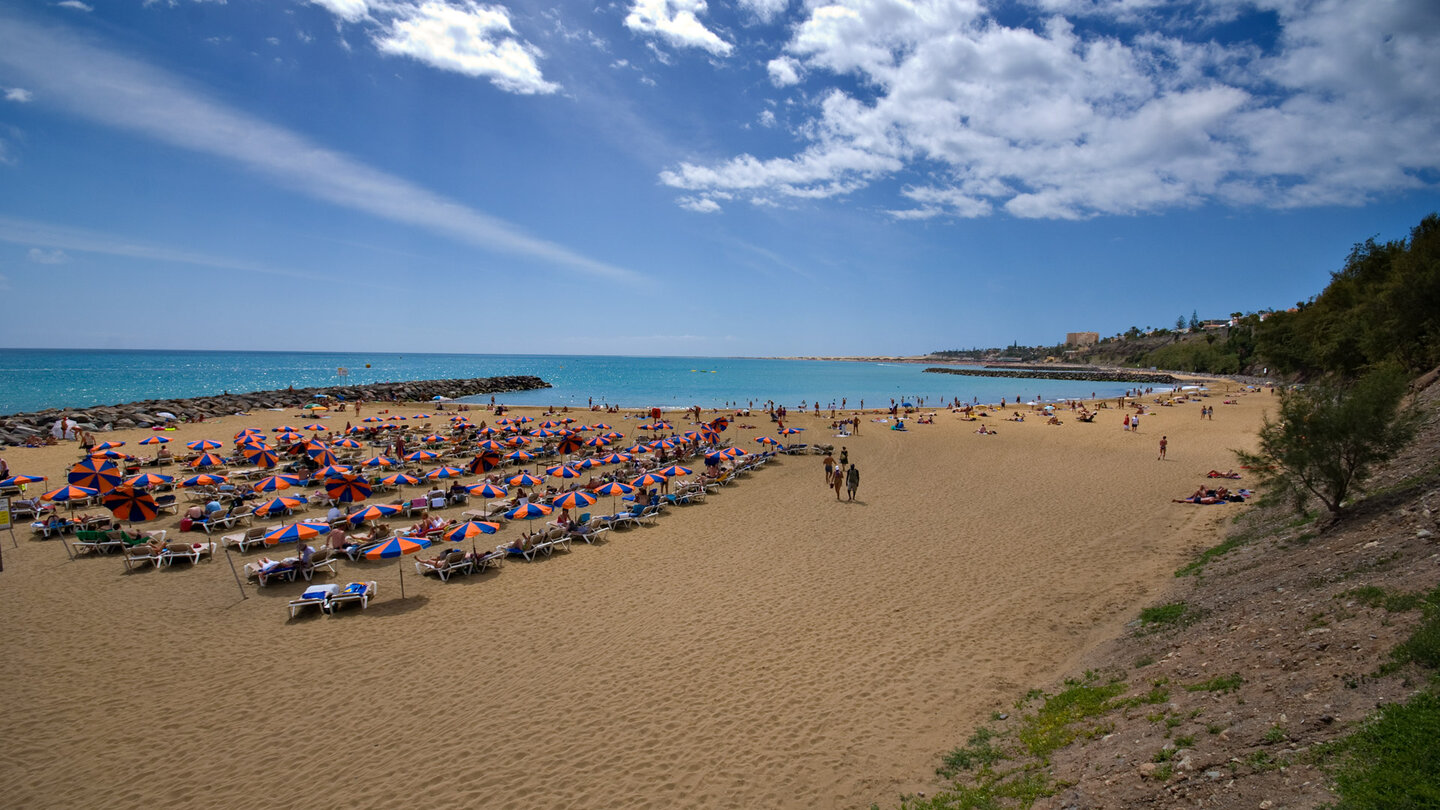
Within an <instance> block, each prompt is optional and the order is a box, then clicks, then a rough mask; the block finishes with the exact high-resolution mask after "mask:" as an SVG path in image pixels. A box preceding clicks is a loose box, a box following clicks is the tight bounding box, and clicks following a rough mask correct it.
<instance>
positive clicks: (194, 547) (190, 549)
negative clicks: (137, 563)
mask: <svg viewBox="0 0 1440 810" xmlns="http://www.w3.org/2000/svg"><path fill="white" fill-rule="evenodd" d="M214 553H215V544H214V543H166V544H165V550H164V551H162V552H160V554H159V555H158V557H157V558H156V560H155V565H156V566H157V567H158V566H162V565H173V564H174V563H175V562H176V561H178V560H184V561H186V562H188V563H191V564H194V563H198V562H200V558H201V557H209V556H211V555H213V554H214Z"/></svg>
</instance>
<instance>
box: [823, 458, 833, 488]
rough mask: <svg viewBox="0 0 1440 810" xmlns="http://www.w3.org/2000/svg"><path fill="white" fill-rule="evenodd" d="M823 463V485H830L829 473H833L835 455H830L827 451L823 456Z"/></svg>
mask: <svg viewBox="0 0 1440 810" xmlns="http://www.w3.org/2000/svg"><path fill="white" fill-rule="evenodd" d="M824 464H825V485H826V486H829V485H830V475H831V473H833V472H834V471H835V457H834V456H832V455H830V454H829V453H826V454H825V458H824Z"/></svg>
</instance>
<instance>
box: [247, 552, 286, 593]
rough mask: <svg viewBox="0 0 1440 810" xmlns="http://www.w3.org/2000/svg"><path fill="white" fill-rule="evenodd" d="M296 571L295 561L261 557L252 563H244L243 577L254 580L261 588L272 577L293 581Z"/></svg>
mask: <svg viewBox="0 0 1440 810" xmlns="http://www.w3.org/2000/svg"><path fill="white" fill-rule="evenodd" d="M297 571H298V569H297V568H296V565H295V563H294V562H291V561H287V560H279V561H277V560H268V559H265V558H264V557H262V558H260V559H258V560H256V561H255V562H253V563H245V577H246V578H247V579H253V580H255V581H256V582H257V583H259V584H260V587H262V588H263V587H265V586H266V585H268V584H269V583H270V580H272V579H280V580H284V581H286V582H294V581H295V574H296V573H297Z"/></svg>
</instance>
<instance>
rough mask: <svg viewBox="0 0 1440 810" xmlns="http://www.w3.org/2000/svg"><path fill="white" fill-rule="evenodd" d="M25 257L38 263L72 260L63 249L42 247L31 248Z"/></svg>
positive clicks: (57, 262) (58, 262)
mask: <svg viewBox="0 0 1440 810" xmlns="http://www.w3.org/2000/svg"><path fill="white" fill-rule="evenodd" d="M25 258H27V259H29V260H30V261H32V262H34V263H36V264H64V263H65V262H68V261H70V257H69V256H67V255H66V254H65V251H63V250H42V249H40V248H30V250H29V252H27V253H26V254H25Z"/></svg>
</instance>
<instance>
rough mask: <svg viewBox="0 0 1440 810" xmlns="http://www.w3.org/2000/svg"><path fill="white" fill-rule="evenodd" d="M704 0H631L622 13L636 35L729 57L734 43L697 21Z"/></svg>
mask: <svg viewBox="0 0 1440 810" xmlns="http://www.w3.org/2000/svg"><path fill="white" fill-rule="evenodd" d="M707 9H708V6H706V4H705V0H634V2H632V3H631V4H630V13H629V14H627V15H625V27H626V28H629V29H630V30H631V31H634V32H636V33H638V34H646V35H652V36H658V37H660V38H661V39H663V40H665V42H667V43H669V44H670V45H671V46H673V47H676V48H700V49H701V50H705V51H709V52H710V53H712V54H714V55H716V56H729V55H730V52H731V51H733V50H734V49H735V46H734V45H731V44H730V43H729V42H726V41H725V40H723V39H721V38H720V36H719V35H717V34H716V33H715V32H714V31H711V30H710V29H708V28H706V27H705V24H704V23H702V22H700V15H702V14H704V13H705V12H706V10H707Z"/></svg>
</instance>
